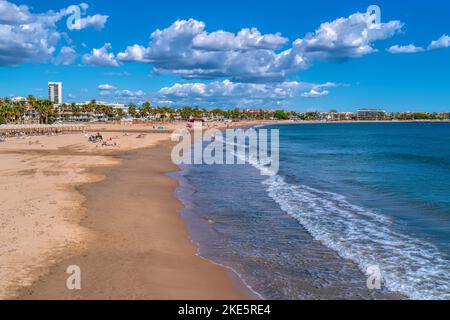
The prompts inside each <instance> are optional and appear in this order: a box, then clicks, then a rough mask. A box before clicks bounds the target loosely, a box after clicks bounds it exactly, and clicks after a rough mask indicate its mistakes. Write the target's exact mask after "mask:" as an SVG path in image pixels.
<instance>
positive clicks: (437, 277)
mask: <svg viewBox="0 0 450 320" xmlns="http://www.w3.org/2000/svg"><path fill="white" fill-rule="evenodd" d="M263 183H264V184H265V185H266V186H267V192H268V194H269V196H270V197H271V198H272V199H274V200H275V201H276V202H277V203H278V205H279V206H280V207H281V209H282V210H283V211H285V212H286V213H288V214H289V215H291V216H292V217H294V218H295V219H297V220H298V221H299V222H300V223H301V224H302V225H303V226H304V227H305V228H306V229H307V230H308V232H309V233H310V234H311V235H312V236H313V237H314V238H315V239H316V240H318V241H320V242H321V243H322V244H324V245H325V246H327V247H329V248H330V249H332V250H334V251H336V252H337V253H338V254H339V255H340V256H341V257H343V258H345V259H349V260H351V261H353V262H355V263H356V264H357V265H358V266H359V268H360V269H361V271H363V272H366V270H367V268H368V267H369V266H375V265H376V266H379V267H380V270H381V272H382V278H383V284H384V286H385V287H386V288H387V289H388V290H390V291H393V292H400V293H403V294H405V295H407V296H408V297H410V298H413V299H450V278H449V275H448V269H449V268H448V267H449V265H448V261H447V260H445V259H444V258H443V257H442V255H441V253H440V252H439V250H438V249H437V248H436V247H435V246H433V245H432V244H429V243H427V242H425V241H422V240H419V239H415V238H413V237H412V236H409V235H406V234H403V233H401V232H399V231H395V229H394V227H393V221H392V220H391V219H389V218H387V217H385V216H383V215H381V214H378V213H375V212H372V211H370V210H366V209H364V208H361V207H359V206H355V205H353V204H351V203H349V202H348V201H347V200H346V198H345V197H344V196H342V195H338V194H334V193H330V192H322V191H320V190H316V189H313V188H310V187H308V186H303V185H292V184H289V183H287V182H285V180H284V179H283V178H282V177H281V176H279V175H274V176H272V177H270V178H268V179H267V180H265V181H264V182H263Z"/></svg>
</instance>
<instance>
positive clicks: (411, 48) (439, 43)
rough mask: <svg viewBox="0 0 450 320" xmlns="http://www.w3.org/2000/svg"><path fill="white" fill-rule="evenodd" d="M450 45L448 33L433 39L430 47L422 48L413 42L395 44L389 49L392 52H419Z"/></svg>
mask: <svg viewBox="0 0 450 320" xmlns="http://www.w3.org/2000/svg"><path fill="white" fill-rule="evenodd" d="M448 47H450V37H449V36H448V35H446V34H444V35H442V37H440V38H439V39H437V40H435V41H431V43H430V44H429V45H428V47H427V48H426V49H425V48H422V47H416V46H415V45H413V44H410V45H407V46H399V45H395V46H392V47H390V48H389V49H387V51H388V52H390V53H417V52H423V51H432V50H437V49H445V48H448Z"/></svg>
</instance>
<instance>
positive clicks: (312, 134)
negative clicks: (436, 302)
mask: <svg viewBox="0 0 450 320" xmlns="http://www.w3.org/2000/svg"><path fill="white" fill-rule="evenodd" d="M261 129H266V130H279V137H280V138H279V141H280V142H279V145H280V148H279V153H280V167H279V171H278V172H275V173H272V174H262V171H261V170H260V169H261V168H260V167H259V166H258V165H257V164H256V163H253V162H252V161H251V160H250V161H248V163H246V164H243V165H205V164H203V165H180V169H181V171H180V172H177V173H174V174H173V176H175V177H176V178H177V179H178V180H179V181H180V186H179V188H178V190H177V195H178V197H179V198H180V199H181V200H182V201H183V203H184V204H185V208H184V209H183V210H182V212H181V214H182V216H183V217H184V218H185V220H186V221H187V224H188V227H189V230H190V234H191V238H192V241H194V242H195V243H196V244H197V245H198V248H199V249H198V254H199V255H200V256H202V257H204V258H205V259H208V260H210V261H212V262H214V263H217V264H220V265H222V266H224V267H226V268H228V269H229V270H230V272H232V273H233V274H234V275H235V276H236V277H239V278H240V279H241V280H242V283H244V284H245V285H246V286H247V287H248V288H249V289H250V290H252V291H253V293H254V294H255V295H257V296H259V297H261V298H263V299H285V300H298V299H446V300H447V299H450V123H347V124H344V123H320V124H288V125H273V126H265V127H257V128H255V130H261ZM374 270H375V273H372V272H373V271H374ZM374 277H375V278H374ZM374 279H375V280H377V279H379V280H380V281H379V286H376V288H374V287H373V286H371V285H370V284H373V283H374V282H373V281H374Z"/></svg>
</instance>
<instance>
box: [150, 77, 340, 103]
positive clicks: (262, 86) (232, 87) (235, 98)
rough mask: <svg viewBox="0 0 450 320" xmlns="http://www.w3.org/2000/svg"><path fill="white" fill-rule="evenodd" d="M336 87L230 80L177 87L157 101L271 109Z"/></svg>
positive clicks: (169, 88) (330, 83) (327, 84)
mask: <svg viewBox="0 0 450 320" xmlns="http://www.w3.org/2000/svg"><path fill="white" fill-rule="evenodd" d="M340 85H341V84H337V83H332V82H329V83H324V84H315V83H305V82H297V81H287V82H282V83H235V82H232V81H229V80H224V81H217V82H210V83H184V84H180V83H177V84H175V85H173V86H171V87H165V88H162V89H161V90H159V92H158V98H159V99H165V100H168V101H177V102H178V103H181V104H183V103H197V104H200V105H209V106H226V105H230V104H232V105H236V106H243V107H245V106H253V107H271V106H276V105H279V103H280V102H282V101H285V100H287V99H293V98H297V97H306V98H313V97H320V96H325V95H327V94H328V91H327V90H326V88H331V87H337V86H340Z"/></svg>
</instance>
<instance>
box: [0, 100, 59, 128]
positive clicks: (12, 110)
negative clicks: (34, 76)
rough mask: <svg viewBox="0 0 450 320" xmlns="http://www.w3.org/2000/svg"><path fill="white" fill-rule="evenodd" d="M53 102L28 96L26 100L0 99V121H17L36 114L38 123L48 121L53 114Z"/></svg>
mask: <svg viewBox="0 0 450 320" xmlns="http://www.w3.org/2000/svg"><path fill="white" fill-rule="evenodd" d="M54 109H55V108H54V106H53V103H52V102H51V101H49V100H39V99H36V98H34V97H33V96H29V97H28V99H27V101H12V100H10V99H3V100H0V123H11V122H12V123H17V122H20V121H21V120H23V119H24V118H25V117H34V116H36V115H38V117H39V120H40V123H48V122H49V118H50V117H51V116H52V115H53V114H54V112H55V110H54Z"/></svg>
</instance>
